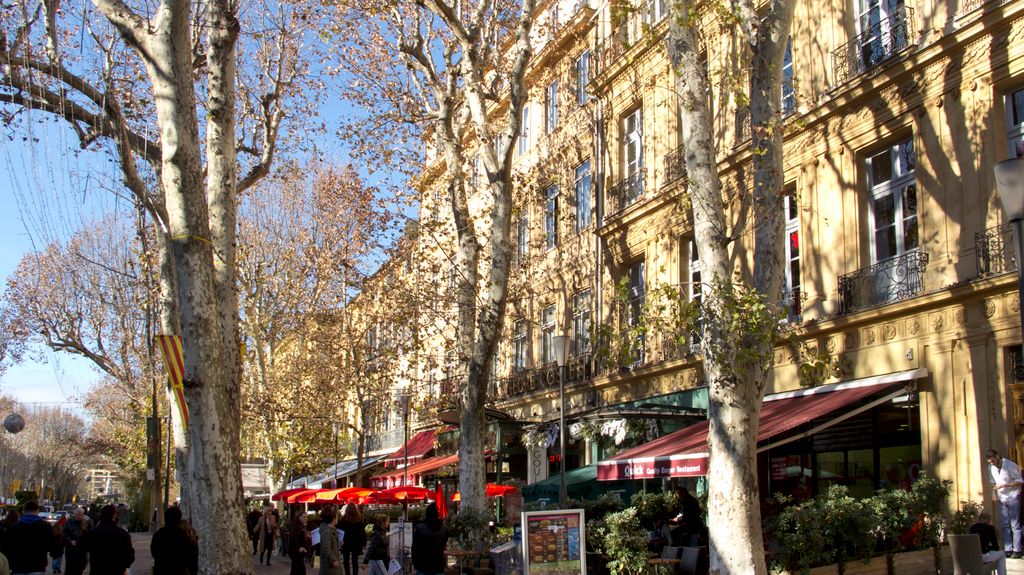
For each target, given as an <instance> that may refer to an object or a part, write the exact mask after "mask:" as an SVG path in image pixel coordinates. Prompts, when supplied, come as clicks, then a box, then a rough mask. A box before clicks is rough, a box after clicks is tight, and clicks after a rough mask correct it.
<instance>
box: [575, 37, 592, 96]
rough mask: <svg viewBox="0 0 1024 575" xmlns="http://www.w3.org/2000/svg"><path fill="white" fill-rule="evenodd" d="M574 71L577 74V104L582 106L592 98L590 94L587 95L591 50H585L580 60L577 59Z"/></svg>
mask: <svg viewBox="0 0 1024 575" xmlns="http://www.w3.org/2000/svg"><path fill="white" fill-rule="evenodd" d="M573 70H574V71H575V72H576V74H575V75H576V103H577V104H579V105H580V106H582V105H584V104H586V103H587V100H588V99H589V98H590V94H588V93H587V82H589V81H590V50H584V51H583V53H582V54H580V56H579V58H576V61H575V62H573Z"/></svg>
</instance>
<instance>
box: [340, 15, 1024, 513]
mask: <svg viewBox="0 0 1024 575" xmlns="http://www.w3.org/2000/svg"><path fill="white" fill-rule="evenodd" d="M670 6H671V3H670V2H668V1H667V0H644V1H643V2H641V3H640V5H639V6H634V7H633V8H634V9H630V10H622V7H621V6H619V3H618V2H616V1H614V0H612V1H610V2H608V1H606V2H600V3H598V2H596V1H592V2H587V1H585V0H581V1H577V0H551V1H549V2H545V3H542V5H541V11H542V14H541V16H540V19H539V20H538V22H540V23H541V24H542V25H540V26H538V29H537V31H536V43H537V50H536V51H535V56H534V64H533V66H532V67H531V70H530V72H529V74H528V78H527V81H528V83H529V85H530V102H529V103H528V105H527V106H526V108H525V109H524V111H523V130H522V134H521V136H520V139H519V141H518V142H517V143H516V144H514V145H516V146H517V150H516V156H517V160H516V165H515V170H516V173H517V178H518V180H517V181H518V182H519V186H518V190H519V192H518V199H517V206H516V213H515V214H516V215H515V216H514V221H513V236H514V237H513V240H514V243H515V258H514V262H513V270H514V271H513V279H512V282H513V288H512V294H513V295H512V298H511V299H510V305H509V311H508V315H507V319H506V322H505V336H504V338H503V341H502V342H501V345H500V350H499V354H498V357H497V358H496V360H495V368H494V369H495V378H494V379H495V381H494V384H493V386H492V397H493V411H494V417H493V418H492V419H493V430H494V436H493V437H492V438H489V441H493V443H492V447H491V449H492V455H491V456H490V457H489V459H488V463H487V465H488V470H489V473H490V475H489V477H490V478H492V479H495V480H501V479H503V478H509V477H518V478H521V479H524V480H526V481H528V482H530V483H534V482H536V481H540V480H542V479H544V478H545V477H546V476H547V475H548V474H549V473H551V472H553V471H554V470H556V469H557V442H552V441H551V437H552V434H551V433H549V432H548V430H549V429H550V426H551V424H552V423H553V422H556V421H557V418H558V411H559V408H560V405H559V398H558V375H559V372H558V370H557V368H556V367H555V365H554V354H553V342H554V339H553V338H554V336H555V335H561V334H565V335H569V336H570V338H571V341H572V346H571V350H570V359H569V361H568V368H567V370H566V372H565V375H566V380H565V385H566V402H565V411H566V417H567V420H568V423H569V427H570V428H571V429H572V430H573V431H572V435H571V438H570V444H569V448H568V450H567V453H566V461H567V464H568V467H569V468H570V469H574V468H582V467H588V466H595V468H596V472H597V473H596V475H597V478H598V479H599V480H609V481H612V480H616V481H622V480H636V479H639V478H648V479H659V478H662V479H665V478H671V477H682V478H694V477H699V476H701V475H703V469H704V467H703V466H705V465H706V447H705V444H704V443H703V441H704V439H705V438H706V424H705V423H702V420H703V418H704V417H705V410H706V407H707V394H706V388H704V387H702V376H701V358H700V355H699V353H697V352H698V351H699V350H698V347H697V346H696V345H695V343H696V337H697V336H696V335H695V334H691V333H689V332H688V331H686V329H685V328H680V327H679V325H678V324H673V323H672V322H671V321H668V320H666V319H665V316H664V314H665V311H664V310H665V309H666V308H665V306H662V305H660V304H658V302H667V304H670V305H668V308H667V309H669V310H671V309H673V308H672V305H678V302H679V301H692V300H693V299H694V298H698V297H699V289H696V288H695V286H698V285H700V282H701V273H700V272H701V270H700V261H699V258H698V257H697V250H696V246H694V244H693V241H692V222H691V217H690V214H689V210H690V208H691V206H690V205H689V203H688V199H687V195H686V181H687V180H686V169H685V165H684V162H683V158H682V154H681V151H680V143H681V142H680V136H679V134H680V129H679V117H678V99H677V97H676V94H675V93H674V87H673V86H674V75H673V72H672V71H671V69H670V67H669V63H668V61H667V58H666V53H665V46H664V41H663V38H664V35H665V33H666V30H667V27H668V18H670V17H671V15H670V14H668V12H669V10H670V8H669V7H670ZM704 38H705V47H706V54H707V60H708V63H709V64H708V65H709V70H710V71H711V76H712V78H716V70H718V69H720V64H721V63H723V62H725V61H726V60H727V59H728V58H729V55H730V53H731V51H732V50H733V49H734V46H735V44H734V42H733V41H732V40H731V39H730V37H729V36H728V35H727V34H724V33H723V32H722V30H721V29H719V28H716V25H715V24H714V23H713V22H708V23H706V24H705V31H704ZM1022 51H1024V0H1009V1H1000V0H989V1H979V0H943V1H933V0H820V1H819V0H799V1H798V3H797V11H796V15H795V19H794V24H793V28H792V37H791V45H790V48H789V50H788V53H787V57H786V62H785V66H784V70H783V77H784V82H783V87H782V91H783V93H782V107H783V110H782V112H783V120H782V122H783V125H784V129H785V182H786V204H785V217H786V222H787V223H786V228H787V235H786V239H785V241H786V251H787V261H788V265H787V269H786V294H785V297H784V301H783V302H781V303H782V305H784V306H785V309H786V313H787V318H786V319H785V320H784V321H785V323H786V325H785V326H784V330H785V333H786V334H787V336H789V337H787V339H786V341H785V342H784V343H781V344H780V345H779V346H778V347H777V348H776V351H775V369H774V378H773V382H772V383H771V386H770V389H769V390H768V397H766V399H765V406H764V409H763V411H764V414H763V417H762V425H761V438H762V441H761V447H760V448H759V452H760V456H759V457H760V458H761V460H760V462H759V466H760V469H761V473H760V478H761V489H762V491H763V492H764V494H765V495H767V494H769V493H771V492H787V493H791V494H795V495H797V496H798V497H800V496H807V495H810V494H813V493H816V492H819V491H821V490H823V489H824V488H825V487H826V486H827V485H829V484H831V483H843V484H846V485H849V486H850V488H851V491H853V492H854V493H860V494H869V493H871V492H872V491H874V490H875V489H879V488H884V487H886V486H894V485H901V484H906V483H907V482H909V481H912V480H913V479H914V478H916V477H917V476H918V475H919V474H920V473H921V472H922V471H927V472H928V473H930V474H932V475H933V476H936V477H939V478H941V479H950V480H953V482H954V496H953V499H954V501H957V500H959V501H965V500H976V501H982V500H983V498H984V500H985V501H987V500H988V498H987V493H986V490H987V489H988V488H987V483H988V479H987V472H986V470H985V464H984V460H983V457H982V453H983V451H984V450H985V449H986V448H989V447H993V448H995V449H998V450H1000V451H1003V452H1005V453H1008V454H1009V457H1011V458H1014V459H1016V460H1018V461H1020V459H1021V457H1022V455H1024V453H1022V447H1024V365H1022V358H1021V354H1020V342H1021V329H1020V320H1019V308H1020V299H1019V296H1018V294H1017V290H1016V288H1015V285H1014V283H1015V281H1016V261H1015V257H1014V254H1013V253H1012V252H1013V247H1012V245H1013V244H1012V235H1011V232H1010V231H1009V228H1007V227H1006V226H1005V225H1004V219H1005V218H1004V214H1003V212H1002V209H1001V206H1000V204H999V199H998V196H997V194H996V192H995V182H994V178H993V173H992V167H993V165H994V164H995V162H997V161H999V160H1001V159H1003V158H1007V157H1010V156H1012V155H1014V154H1016V153H1018V152H1017V151H1018V150H1024V147H1022V146H1018V143H1019V142H1020V141H1021V139H1022V136H1024V58H1021V55H1022ZM710 97H711V98H712V99H713V100H712V104H713V109H714V122H715V127H716V136H717V139H718V151H719V154H718V162H719V166H720V174H721V177H722V181H723V183H724V187H725V188H726V190H727V195H728V196H729V197H734V196H732V195H730V194H737V195H738V194H739V193H740V191H741V190H742V189H743V186H744V185H745V182H746V181H747V179H748V178H749V176H748V175H747V174H746V173H745V171H744V170H746V169H748V167H749V164H750V154H751V150H750V142H749V128H748V127H747V126H745V125H744V119H745V114H744V111H743V109H742V108H743V107H742V106H740V105H737V103H736V102H737V97H736V96H735V95H730V93H729V92H728V91H720V90H714V91H713V93H712V94H711V95H710ZM428 170H429V171H428V173H427V174H426V176H427V178H428V179H430V178H435V179H439V178H442V177H443V173H444V170H443V168H442V167H438V165H437V163H435V164H433V165H432V166H431V167H429V168H428ZM470 173H471V174H472V173H475V172H472V171H471V172H470ZM472 177H474V178H475V177H476V176H472ZM445 221H446V220H445V215H444V213H443V201H442V199H439V198H437V196H433V197H431V196H430V194H427V198H426V199H425V201H424V204H423V207H422V210H421V215H420V226H419V227H418V228H417V229H416V231H415V233H411V234H410V235H409V236H408V239H409V242H408V244H407V245H406V246H405V247H404V248H403V250H402V251H400V252H399V253H400V254H402V255H399V256H396V259H395V260H394V261H392V262H390V263H389V266H390V268H389V269H390V270H391V271H388V272H387V273H389V274H393V273H397V275H396V276H392V277H391V279H392V281H390V282H389V281H380V282H378V283H377V284H376V285H378V286H381V287H379V288H378V289H385V288H387V286H391V285H394V283H393V282H394V281H409V282H416V283H419V284H420V285H427V286H431V287H432V289H433V292H434V296H432V297H433V298H434V299H433V300H432V303H431V304H430V305H426V304H424V305H423V306H422V309H421V310H420V312H417V315H416V317H417V319H416V322H415V323H414V328H411V330H410V331H404V332H401V333H402V335H401V337H398V338H397V339H396V338H392V339H391V340H390V341H393V342H394V341H399V340H402V341H408V340H409V339H410V338H413V337H415V338H416V339H417V342H418V345H416V346H415V349H416V352H415V353H411V352H408V353H406V354H405V355H404V357H405V358H406V359H405V360H404V361H405V363H404V364H403V375H402V376H401V377H396V378H395V379H394V381H396V384H395V385H396V386H397V387H400V388H402V389H403V390H405V393H408V394H410V395H411V396H412V397H413V403H414V404H415V405H422V406H429V407H432V408H435V409H433V410H429V409H420V410H418V411H416V412H415V413H416V414H417V415H418V417H416V416H414V420H415V421H414V424H413V427H414V431H420V430H423V429H435V428H437V427H439V426H440V425H441V424H442V422H447V421H449V420H450V419H451V415H450V413H449V414H448V415H447V416H446V415H445V413H446V408H447V407H450V405H448V403H449V402H450V400H451V398H452V397H453V394H454V393H455V390H456V389H457V384H456V382H457V380H458V374H459V367H458V365H456V364H455V363H454V362H453V359H452V358H453V357H454V356H453V354H452V353H451V352H449V351H447V350H448V348H449V347H450V346H447V345H446V341H450V336H451V333H450V329H451V327H450V326H451V325H452V322H451V316H450V314H451V313H452V310H451V309H449V308H446V306H445V305H437V303H438V302H443V301H444V296H445V289H444V288H445V286H446V285H447V280H446V278H448V277H450V274H452V273H454V272H453V271H452V269H453V268H452V267H451V265H450V263H449V262H450V261H451V260H450V257H449V256H450V249H449V247H448V246H450V245H451V243H450V240H451V231H450V229H449V228H448V227H447V225H446V224H445ZM731 221H732V222H733V224H734V225H737V226H739V225H742V224H741V223H737V222H742V213H741V212H738V211H736V210H734V211H733V212H732V213H731ZM448 225H450V224H448ZM738 236H739V237H738V239H737V242H736V243H735V246H736V248H735V253H734V261H735V266H736V269H737V270H738V271H739V272H740V273H743V272H746V271H749V265H750V262H749V253H748V251H749V250H748V248H749V238H748V237H747V235H746V234H743V233H741V234H738ZM427 240H429V241H427ZM396 269H397V270H398V271H397V272H395V271H394V270H396ZM395 278H397V279H395ZM374 300H375V296H374V292H373V291H372V290H370V291H368V292H366V293H364V294H363V295H362V296H361V298H360V300H357V301H356V304H355V306H356V307H358V306H359V305H363V304H362V303H361V302H370V301H374ZM446 314H447V317H446ZM658 314H662V315H661V316H659V317H660V319H659V317H655V316H658ZM668 319H669V320H671V319H672V317H671V313H670V317H669V318H668ZM638 326H639V327H642V328H643V329H636V328H637V327H638ZM389 329H397V328H389ZM389 333H394V332H389ZM368 345H372V346H376V347H379V346H381V345H382V342H381V340H380V339H375V340H373V341H368ZM410 349H411V348H410ZM439 416H440V421H436V420H435V418H437V417H439ZM702 431H703V432H704V433H705V435H702ZM445 433H448V434H450V433H452V432H451V431H448V432H445ZM442 435H444V433H442V434H439V435H438V437H439V438H440V437H442ZM524 438H525V439H524ZM448 445H452V444H451V443H450V442H449V444H448ZM552 445H553V447H552ZM435 446H436V445H435ZM399 447H400V445H399ZM440 451H443V449H441V450H440ZM440 455H441V453H440V452H439V453H438V456H440ZM426 461H429V458H428V459H427V460H423V461H421V462H419V463H418V465H423V463H425V462H426ZM438 463H439V464H440V463H442V462H440V461H439V462H438ZM451 463H452V462H451V460H450V459H448V460H446V463H444V465H448V466H449V467H448V468H447V469H451V467H450V466H451ZM420 469H423V470H424V471H423V473H422V474H418V475H417V478H420V477H422V478H429V477H430V476H431V473H441V469H442V468H441V467H437V468H433V469H429V466H426V467H421V468H420ZM690 480H692V479H688V481H690Z"/></svg>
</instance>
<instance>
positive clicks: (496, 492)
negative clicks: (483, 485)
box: [452, 483, 519, 501]
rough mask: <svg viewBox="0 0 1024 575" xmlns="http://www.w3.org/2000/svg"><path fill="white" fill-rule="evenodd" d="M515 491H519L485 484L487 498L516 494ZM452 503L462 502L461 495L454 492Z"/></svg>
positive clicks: (495, 484) (513, 488) (508, 486)
mask: <svg viewBox="0 0 1024 575" xmlns="http://www.w3.org/2000/svg"><path fill="white" fill-rule="evenodd" d="M517 491H519V489H517V488H516V487H514V486H512V485H498V484H497V483H488V484H487V497H504V496H506V495H509V494H511V493H516V492H517ZM452 501H462V494H461V493H459V492H458V491H456V492H455V495H452Z"/></svg>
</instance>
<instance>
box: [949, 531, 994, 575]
mask: <svg viewBox="0 0 1024 575" xmlns="http://www.w3.org/2000/svg"><path fill="white" fill-rule="evenodd" d="M948 537H949V551H950V553H951V554H952V555H953V575H988V574H989V573H994V572H995V570H996V563H997V561H989V562H988V563H985V562H983V561H982V559H981V538H980V537H978V534H977V533H971V534H969V535H949V536H948Z"/></svg>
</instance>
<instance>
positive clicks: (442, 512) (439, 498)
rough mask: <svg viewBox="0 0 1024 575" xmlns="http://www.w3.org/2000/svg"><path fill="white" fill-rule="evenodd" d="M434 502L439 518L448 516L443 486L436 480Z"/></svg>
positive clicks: (446, 499)
mask: <svg viewBox="0 0 1024 575" xmlns="http://www.w3.org/2000/svg"><path fill="white" fill-rule="evenodd" d="M434 502H435V503H437V514H438V516H439V517H440V518H441V519H445V518H447V517H448V498H447V497H445V496H444V488H443V487H441V482H440V481H438V482H437V493H435V494H434Z"/></svg>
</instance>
